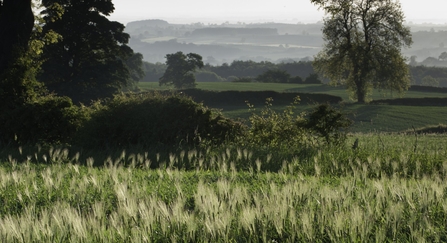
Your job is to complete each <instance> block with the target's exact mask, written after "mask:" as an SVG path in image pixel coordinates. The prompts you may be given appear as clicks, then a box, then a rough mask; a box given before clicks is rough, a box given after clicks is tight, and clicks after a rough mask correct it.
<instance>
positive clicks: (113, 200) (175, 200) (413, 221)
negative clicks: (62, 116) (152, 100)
mask: <svg viewBox="0 0 447 243" xmlns="http://www.w3.org/2000/svg"><path fill="white" fill-rule="evenodd" d="M355 138H359V148H358V149H357V150H352V149H350V148H349V147H348V148H349V149H348V148H346V149H344V150H342V149H340V148H324V149H322V150H320V151H316V153H315V155H314V156H312V157H309V159H305V158H304V157H295V158H293V157H292V158H290V159H288V160H284V161H280V160H277V159H275V158H277V157H276V156H275V154H272V155H267V156H261V155H262V154H261V153H256V151H254V152H252V151H247V150H237V149H236V150H233V149H227V150H224V151H222V152H221V153H212V155H210V156H206V154H205V152H199V151H197V150H192V151H184V152H182V153H179V154H172V155H171V156H170V157H169V159H167V160H166V161H154V162H157V164H160V166H159V168H158V169H153V170H151V169H149V167H150V165H151V163H153V162H151V160H150V159H149V157H150V155H149V154H147V153H142V154H128V153H126V152H122V153H121V154H120V155H119V156H117V157H115V158H113V157H111V158H109V159H107V160H106V161H105V163H104V166H102V167H93V166H92V165H93V163H94V161H93V160H94V159H93V158H89V159H86V160H85V161H83V160H82V159H80V158H81V157H82V156H79V155H76V156H74V157H69V156H68V154H69V152H68V150H65V149H52V150H50V151H48V153H46V154H45V153H44V154H42V153H40V154H35V155H32V154H31V155H30V156H26V154H25V152H24V151H21V153H22V154H23V155H25V158H26V159H25V161H24V162H22V163H19V162H21V161H17V160H15V159H14V157H12V156H11V157H10V158H9V159H8V161H6V162H3V163H1V166H0V239H1V240H0V241H2V242H56V241H57V242H176V241H177V242H272V241H276V242H365V241H367V242H373V241H376V242H387V241H388V242H392V241H393V242H424V241H429V242H445V241H447V232H446V231H445V229H446V227H447V183H446V182H447V181H446V180H447V177H446V175H447V152H446V151H447V144H446V143H445V141H446V140H445V137H442V136H420V137H418V139H417V140H416V137H415V136H389V135H377V134H375V135H358V136H353V137H351V140H350V141H349V143H351V142H352V140H354V139H355ZM209 153H211V151H209ZM37 157H38V158H37ZM36 159H40V160H41V161H46V162H47V164H35V163H33V162H32V161H33V160H36ZM185 160H191V161H197V162H196V169H193V170H190V171H185V170H182V169H179V168H180V165H181V164H182V161H185ZM242 162H244V163H251V164H252V166H250V167H249V168H247V169H241V168H243V167H242V166H241V165H240V164H241V163H242ZM270 163H280V164H282V166H281V167H282V169H280V170H279V171H278V172H277V173H273V172H269V171H267V170H266V169H265V168H268V165H269V164H270ZM82 164H85V165H82ZM123 164H126V165H127V166H123Z"/></svg>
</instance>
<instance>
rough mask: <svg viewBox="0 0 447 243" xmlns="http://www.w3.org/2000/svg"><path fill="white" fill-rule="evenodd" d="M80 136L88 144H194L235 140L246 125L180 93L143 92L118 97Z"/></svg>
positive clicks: (101, 145)
mask: <svg viewBox="0 0 447 243" xmlns="http://www.w3.org/2000/svg"><path fill="white" fill-rule="evenodd" d="M97 107H98V111H97V112H95V113H94V114H93V115H92V119H91V120H90V121H89V122H88V123H87V124H86V126H85V127H84V128H83V130H82V132H81V133H80V135H79V139H78V141H79V143H81V144H83V145H84V146H89V147H112V148H114V147H124V148H125V147H129V146H133V145H138V146H143V147H145V146H164V147H165V146H171V147H178V146H181V145H185V146H193V145H199V144H200V143H203V142H205V141H206V142H210V143H216V144H218V143H222V142H224V141H226V140H227V139H228V140H231V139H234V137H235V136H236V135H237V134H238V133H239V132H241V131H242V130H243V126H242V125H241V124H239V123H236V122H233V121H231V120H229V119H226V118H224V117H222V115H221V114H220V113H219V112H217V111H215V110H210V109H208V108H207V107H204V106H203V105H202V104H199V103H196V102H194V101H193V100H192V99H191V98H189V97H186V96H183V95H179V94H171V95H161V94H158V93H140V94H128V95H119V96H115V97H114V99H113V100H111V101H109V102H108V103H106V104H105V105H104V104H97Z"/></svg>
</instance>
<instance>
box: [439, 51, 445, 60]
mask: <svg viewBox="0 0 447 243" xmlns="http://www.w3.org/2000/svg"><path fill="white" fill-rule="evenodd" d="M439 60H440V61H446V60H447V52H443V53H441V55H439Z"/></svg>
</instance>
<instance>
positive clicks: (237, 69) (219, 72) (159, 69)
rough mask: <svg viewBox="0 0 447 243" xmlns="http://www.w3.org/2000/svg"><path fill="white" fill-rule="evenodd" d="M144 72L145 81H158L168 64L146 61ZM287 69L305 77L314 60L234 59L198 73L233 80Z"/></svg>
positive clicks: (202, 78)
mask: <svg viewBox="0 0 447 243" xmlns="http://www.w3.org/2000/svg"><path fill="white" fill-rule="evenodd" d="M143 69H144V72H145V73H146V76H145V77H144V78H143V80H142V81H144V82H158V79H159V78H160V77H161V76H163V74H164V72H165V70H166V65H165V64H162V63H155V64H153V63H148V62H145V63H144V67H143ZM269 70H280V71H285V72H286V73H288V74H289V75H290V76H291V77H297V76H298V77H300V78H302V79H305V78H307V77H309V76H310V75H311V74H313V73H314V70H313V68H312V62H309V61H307V62H291V63H279V64H276V63H272V62H266V61H262V62H254V61H233V62H232V63H231V64H228V63H224V64H222V65H220V66H211V65H209V64H207V65H205V66H204V67H203V68H202V69H201V70H200V71H199V72H197V73H196V79H197V81H198V82H219V81H233V80H234V79H236V78H250V79H255V78H256V77H257V76H259V75H261V74H263V73H265V72H267V71H269Z"/></svg>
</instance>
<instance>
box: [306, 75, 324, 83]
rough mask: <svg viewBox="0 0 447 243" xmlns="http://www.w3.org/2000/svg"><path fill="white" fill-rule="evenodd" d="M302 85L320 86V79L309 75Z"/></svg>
mask: <svg viewBox="0 0 447 243" xmlns="http://www.w3.org/2000/svg"><path fill="white" fill-rule="evenodd" d="M304 83H306V84H321V80H320V77H318V74H316V73H311V74H309V76H307V78H306V79H305V80H304Z"/></svg>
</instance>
